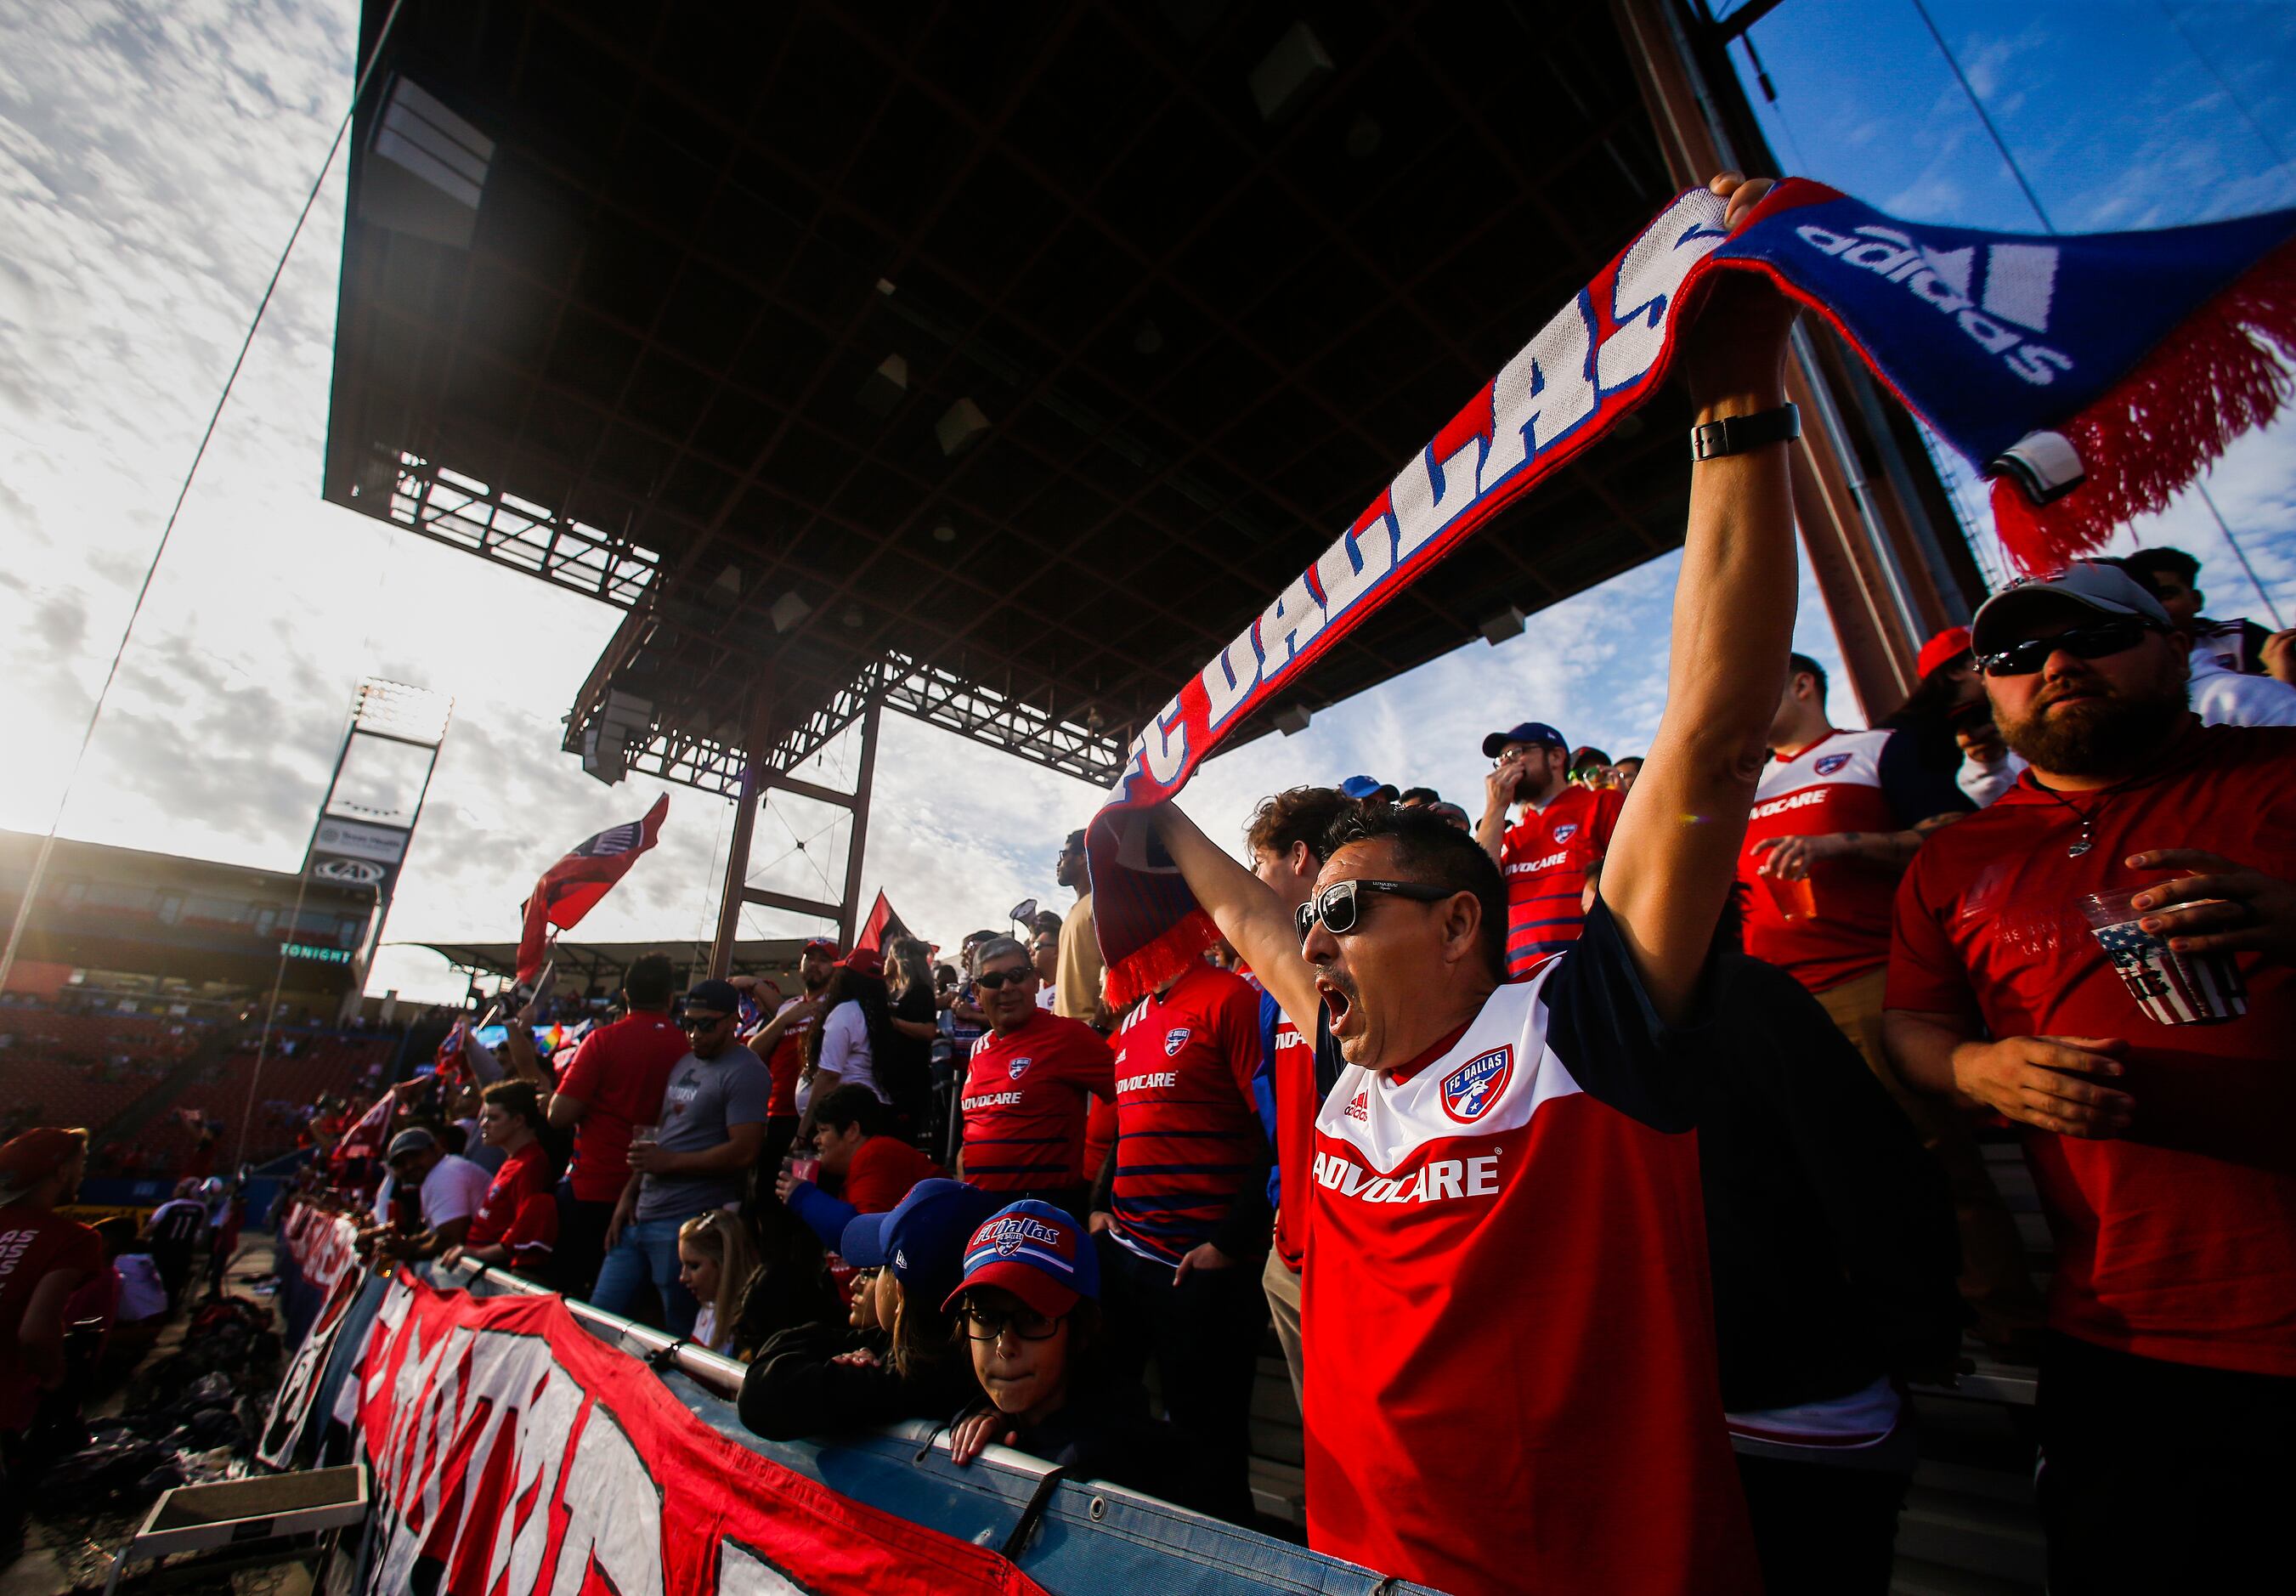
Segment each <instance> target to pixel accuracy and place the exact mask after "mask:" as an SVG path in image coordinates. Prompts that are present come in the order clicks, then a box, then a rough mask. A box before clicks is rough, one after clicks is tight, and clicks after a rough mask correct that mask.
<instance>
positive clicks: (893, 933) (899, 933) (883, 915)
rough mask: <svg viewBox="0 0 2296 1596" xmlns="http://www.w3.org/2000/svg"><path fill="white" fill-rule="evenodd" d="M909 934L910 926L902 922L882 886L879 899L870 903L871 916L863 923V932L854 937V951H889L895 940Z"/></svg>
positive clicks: (882, 952) (879, 952) (878, 892)
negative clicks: (887, 899)
mask: <svg viewBox="0 0 2296 1596" xmlns="http://www.w3.org/2000/svg"><path fill="white" fill-rule="evenodd" d="M908 934H909V928H908V927H907V926H905V925H903V924H902V923H901V917H900V916H898V915H897V914H895V913H894V912H893V906H892V904H891V903H890V902H888V901H886V898H885V893H884V889H883V888H882V887H880V888H879V889H878V890H877V901H876V902H874V903H873V904H872V905H870V907H869V917H868V919H867V920H866V921H865V922H863V924H862V926H861V934H860V935H859V936H857V937H855V938H854V939H853V951H854V952H856V953H859V952H862V951H864V950H866V951H870V952H874V953H878V954H884V953H888V952H890V951H891V950H892V946H893V944H894V943H895V942H898V941H899V940H900V939H901V938H903V937H905V936H906V935H908Z"/></svg>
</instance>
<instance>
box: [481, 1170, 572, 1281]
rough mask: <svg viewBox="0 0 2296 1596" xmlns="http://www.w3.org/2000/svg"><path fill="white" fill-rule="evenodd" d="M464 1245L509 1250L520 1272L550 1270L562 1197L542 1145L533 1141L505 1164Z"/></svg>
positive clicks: (488, 1191)
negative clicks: (555, 1192) (552, 1182)
mask: <svg viewBox="0 0 2296 1596" xmlns="http://www.w3.org/2000/svg"><path fill="white" fill-rule="evenodd" d="M463 1245H464V1246H506V1247H508V1248H509V1249H510V1263H511V1267H512V1269H514V1270H516V1271H518V1272H519V1273H521V1274H541V1273H543V1272H544V1271H546V1270H548V1269H549V1267H550V1251H551V1248H553V1247H554V1246H557V1245H558V1199H557V1197H555V1196H554V1195H553V1193H552V1191H551V1189H550V1165H549V1163H548V1161H547V1160H546V1159H545V1157H544V1156H543V1153H542V1144H541V1143H540V1142H534V1141H529V1142H528V1143H527V1144H526V1145H525V1146H524V1147H522V1148H519V1150H518V1151H517V1152H515V1153H512V1155H511V1156H509V1157H507V1158H505V1159H504V1160H503V1165H502V1167H501V1168H500V1169H498V1170H496V1171H495V1178H494V1181H493V1182H492V1183H491V1184H490V1185H488V1188H487V1195H486V1199H485V1200H484V1201H483V1202H481V1203H480V1205H479V1211H478V1212H477V1213H474V1214H472V1215H471V1228H470V1229H469V1230H467V1231H465V1232H464V1233H463Z"/></svg>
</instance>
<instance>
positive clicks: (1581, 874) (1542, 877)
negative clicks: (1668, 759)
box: [1310, 782, 1626, 1052]
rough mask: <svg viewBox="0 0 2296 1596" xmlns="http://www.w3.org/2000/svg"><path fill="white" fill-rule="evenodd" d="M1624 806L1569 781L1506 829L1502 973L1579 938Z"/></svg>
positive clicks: (1519, 970)
mask: <svg viewBox="0 0 2296 1596" xmlns="http://www.w3.org/2000/svg"><path fill="white" fill-rule="evenodd" d="M1623 802H1626V798H1625V795H1624V794H1620V793H1615V792H1610V791H1607V790H1605V791H1598V790H1596V789H1595V788H1593V787H1582V786H1579V785H1578V784H1577V783H1575V782H1574V783H1572V784H1571V785H1570V786H1567V787H1565V788H1563V789H1562V792H1561V793H1560V794H1557V795H1556V797H1555V799H1554V802H1551V803H1549V804H1548V805H1547V806H1546V808H1545V809H1538V810H1528V811H1526V812H1525V814H1524V815H1523V817H1522V819H1520V820H1518V821H1516V822H1515V823H1514V824H1513V826H1511V827H1508V828H1507V833H1506V835H1505V837H1503V838H1502V839H1500V842H1499V869H1500V870H1501V871H1502V872H1503V873H1504V874H1505V876H1506V888H1507V970H1508V973H1509V974H1511V975H1522V974H1524V973H1526V972H1527V971H1529V969H1530V967H1532V966H1533V965H1536V964H1537V963H1538V961H1539V960H1540V959H1542V958H1553V957H1554V955H1555V954H1557V953H1560V952H1562V950H1563V949H1565V948H1567V947H1569V946H1570V944H1571V943H1572V942H1577V941H1578V940H1579V926H1580V924H1581V923H1582V922H1583V921H1584V920H1585V918H1586V916H1585V914H1584V913H1583V911H1581V909H1579V901H1580V899H1581V898H1582V897H1583V895H1584V894H1585V893H1586V890H1587V871H1588V870H1590V869H1592V868H1594V867H1595V865H1597V864H1600V863H1601V862H1602V860H1603V854H1605V853H1606V852H1608V851H1610V847H1611V831H1612V830H1613V829H1614V828H1615V827H1617V826H1618V824H1619V806H1620V804H1622V803H1623ZM1310 1051H1311V1052H1312V1051H1313V1049H1310Z"/></svg>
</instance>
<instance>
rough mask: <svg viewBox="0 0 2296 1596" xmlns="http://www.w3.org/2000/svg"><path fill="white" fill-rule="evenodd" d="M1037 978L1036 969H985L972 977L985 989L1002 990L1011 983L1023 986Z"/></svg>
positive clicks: (975, 982) (973, 980)
mask: <svg viewBox="0 0 2296 1596" xmlns="http://www.w3.org/2000/svg"><path fill="white" fill-rule="evenodd" d="M1036 978H1037V972H1036V971H1034V970H983V971H981V972H980V975H975V976H974V977H973V978H972V984H973V985H975V986H977V987H979V988H980V990H981V991H990V992H994V991H1004V989H1005V987H1006V986H1007V985H1008V984H1009V985H1013V986H1023V985H1026V984H1027V983H1029V982H1031V981H1034V980H1035V979H1036Z"/></svg>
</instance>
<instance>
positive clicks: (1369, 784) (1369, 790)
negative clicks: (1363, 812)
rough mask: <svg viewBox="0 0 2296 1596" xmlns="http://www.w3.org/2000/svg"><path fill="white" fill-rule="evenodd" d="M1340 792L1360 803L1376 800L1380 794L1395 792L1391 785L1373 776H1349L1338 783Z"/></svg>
mask: <svg viewBox="0 0 2296 1596" xmlns="http://www.w3.org/2000/svg"><path fill="white" fill-rule="evenodd" d="M1340 791H1341V792H1342V793H1345V794H1347V795H1348V796H1349V797H1350V798H1352V799H1354V800H1355V801H1356V802H1357V803H1361V802H1363V801H1364V800H1365V799H1366V798H1376V797H1378V796H1379V795H1380V794H1382V793H1392V792H1394V791H1395V787H1394V786H1393V784H1391V783H1389V782H1384V781H1382V780H1380V779H1379V778H1378V777H1374V776H1350V777H1348V778H1347V779H1346V780H1345V781H1343V782H1341V783H1340Z"/></svg>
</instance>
